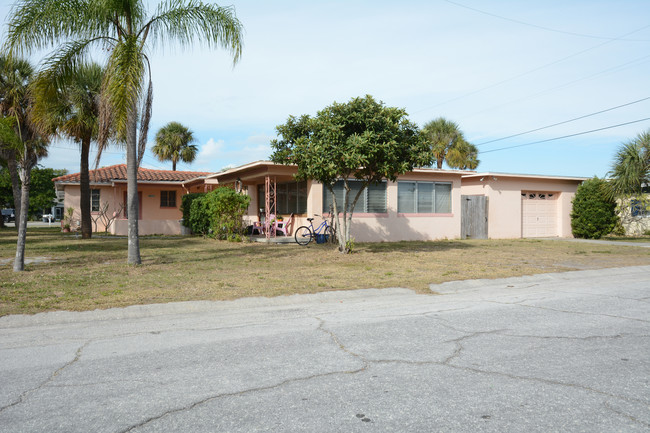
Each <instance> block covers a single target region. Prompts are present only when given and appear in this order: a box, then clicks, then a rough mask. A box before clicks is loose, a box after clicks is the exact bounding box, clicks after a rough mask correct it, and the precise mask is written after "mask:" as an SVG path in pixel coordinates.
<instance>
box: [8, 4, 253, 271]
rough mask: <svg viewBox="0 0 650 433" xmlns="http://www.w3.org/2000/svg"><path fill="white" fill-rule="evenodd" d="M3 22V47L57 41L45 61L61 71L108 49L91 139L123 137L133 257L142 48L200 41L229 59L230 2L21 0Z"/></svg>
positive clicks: (146, 76) (20, 48)
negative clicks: (150, 8) (152, 6)
mask: <svg viewBox="0 0 650 433" xmlns="http://www.w3.org/2000/svg"><path fill="white" fill-rule="evenodd" d="M8 22H9V31H8V34H7V38H6V42H5V49H6V50H8V51H9V53H13V52H18V53H22V52H31V51H33V50H37V49H43V48H48V47H53V46H58V48H57V50H56V51H55V52H54V54H52V55H51V56H50V57H49V59H48V60H47V61H46V67H47V69H48V70H53V71H60V72H61V73H62V75H66V74H69V73H70V72H71V71H72V70H73V69H74V66H75V65H76V64H78V63H80V62H81V61H82V59H84V58H85V57H86V56H87V55H89V53H90V51H91V50H92V49H93V48H99V49H101V50H106V51H107V52H108V61H107V66H106V73H105V76H104V82H103V84H102V104H101V106H100V125H99V140H98V141H99V145H100V146H102V145H103V144H104V143H106V141H107V140H108V137H110V136H111V135H112V133H114V134H115V136H116V137H117V140H118V141H120V142H124V143H126V164H127V210H128V219H129V221H128V225H129V230H128V238H129V239H128V257H127V262H128V263H130V264H140V263H141V258H140V244H139V238H138V189H137V188H138V185H137V174H138V166H139V164H140V161H141V160H142V157H143V156H144V150H145V146H146V143H147V132H148V127H149V120H150V118H151V104H152V98H153V90H152V83H151V68H150V65H149V59H148V57H147V53H148V52H149V51H150V49H152V48H155V47H156V46H160V45H162V44H164V43H165V42H167V41H168V40H175V41H177V42H179V43H180V44H181V45H192V44H193V43H195V42H203V43H205V45H207V46H209V47H222V48H224V49H226V50H228V51H229V52H230V53H231V54H232V56H233V61H234V62H237V61H238V59H239V57H240V55H241V49H242V32H243V29H242V26H241V23H240V22H239V20H238V19H237V17H236V16H235V12H234V9H233V8H231V7H220V6H217V5H210V4H205V3H202V2H201V1H197V0H178V1H173V2H172V1H168V2H163V3H160V5H159V6H158V8H157V9H156V11H155V13H154V14H152V15H149V14H148V13H147V10H146V2H145V1H144V0H121V1H107V0H103V1H99V0H76V1H66V2H62V1H60V0H21V1H18V2H17V4H16V6H15V7H14V9H13V10H12V12H11V14H10V16H9V19H8ZM140 116H141V117H140ZM138 122H139V123H140V128H139V131H140V136H139V137H138Z"/></svg>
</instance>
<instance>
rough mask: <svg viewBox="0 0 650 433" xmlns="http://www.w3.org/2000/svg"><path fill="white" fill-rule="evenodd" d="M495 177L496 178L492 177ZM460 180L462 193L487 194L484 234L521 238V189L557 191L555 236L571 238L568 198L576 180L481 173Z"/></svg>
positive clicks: (574, 189) (576, 186)
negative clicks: (486, 225) (486, 230)
mask: <svg viewBox="0 0 650 433" xmlns="http://www.w3.org/2000/svg"><path fill="white" fill-rule="evenodd" d="M494 178H496V180H495V179H494ZM483 179H484V180H483V181H480V180H479V179H478V178H475V177H473V178H470V179H463V186H462V188H461V189H462V194H463V195H485V196H487V197H488V200H489V204H488V236H489V237H490V238H493V239H507V238H521V237H522V200H521V193H522V191H536V192H552V193H555V194H557V215H556V218H557V219H556V227H557V233H556V236H559V237H572V234H571V208H572V203H571V202H572V200H573V197H574V196H575V192H576V190H577V189H578V184H579V182H578V181H564V180H556V179H552V178H550V179H541V178H540V179H537V178H524V177H503V176H502V177H499V175H498V174H495V175H494V176H491V175H486V176H483Z"/></svg>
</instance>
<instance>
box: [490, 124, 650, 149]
mask: <svg viewBox="0 0 650 433" xmlns="http://www.w3.org/2000/svg"><path fill="white" fill-rule="evenodd" d="M645 120H650V117H646V118H645V119H639V120H633V121H631V122H625V123H619V124H618V125H611V126H605V127H604V128H598V129H592V130H590V131H583V132H577V133H575V134H569V135H563V136H562V137H555V138H548V139H546V140H540V141H534V142H532V143H524V144H516V145H514V146H506V147H500V148H498V149H492V150H484V151H482V152H481V153H480V154H484V153H490V152H498V151H500V150H506V149H514V148H516V147H524V146H532V145H533V144H539V143H546V142H549V141H555V140H561V139H563V138H569V137H576V136H578V135H585V134H590V133H592V132H598V131H604V130H606V129H612V128H618V127H619V126H625V125H631V124H633V123H639V122H643V121H645Z"/></svg>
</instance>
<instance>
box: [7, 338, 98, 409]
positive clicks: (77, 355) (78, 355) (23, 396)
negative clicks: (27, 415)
mask: <svg viewBox="0 0 650 433" xmlns="http://www.w3.org/2000/svg"><path fill="white" fill-rule="evenodd" d="M90 343H91V341H86V342H85V343H84V344H82V345H81V346H80V347H79V348H78V349H77V351H76V353H75V356H74V358H73V359H72V360H71V361H68V362H67V363H65V364H64V365H62V366H61V367H59V368H58V369H56V370H55V371H54V372H53V373H52V374H51V375H50V376H49V377H48V378H47V379H45V380H44V381H43V382H41V383H40V384H39V385H38V386H36V387H34V388H32V389H28V390H27V391H24V392H23V393H22V394H20V396H18V399H17V400H16V401H14V402H12V403H9V404H8V405H6V406H3V407H0V413H2V412H3V411H5V410H6V409H9V408H11V407H13V406H16V405H19V404H21V403H22V402H24V401H25V399H26V398H27V397H28V396H29V395H30V394H33V393H35V392H37V391H39V390H41V389H42V388H44V387H45V386H47V385H48V384H49V383H50V382H52V381H53V380H54V379H55V378H56V377H57V376H58V375H60V374H61V373H62V372H63V371H64V370H66V369H67V368H69V367H71V366H72V365H74V364H75V363H76V362H77V361H79V358H81V353H82V352H83V350H84V349H85V348H86V346H88V345H89V344H90Z"/></svg>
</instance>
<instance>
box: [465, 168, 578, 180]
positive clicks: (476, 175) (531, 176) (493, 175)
mask: <svg viewBox="0 0 650 433" xmlns="http://www.w3.org/2000/svg"><path fill="white" fill-rule="evenodd" d="M486 177H490V178H495V180H496V178H499V177H509V178H515V177H517V178H526V179H546V180H564V181H575V182H584V181H585V180H587V179H589V178H588V177H577V176H554V175H543V174H517V173H498V172H492V171H488V172H483V173H471V174H466V175H464V176H463V179H475V178H481V179H483V178H486Z"/></svg>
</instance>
